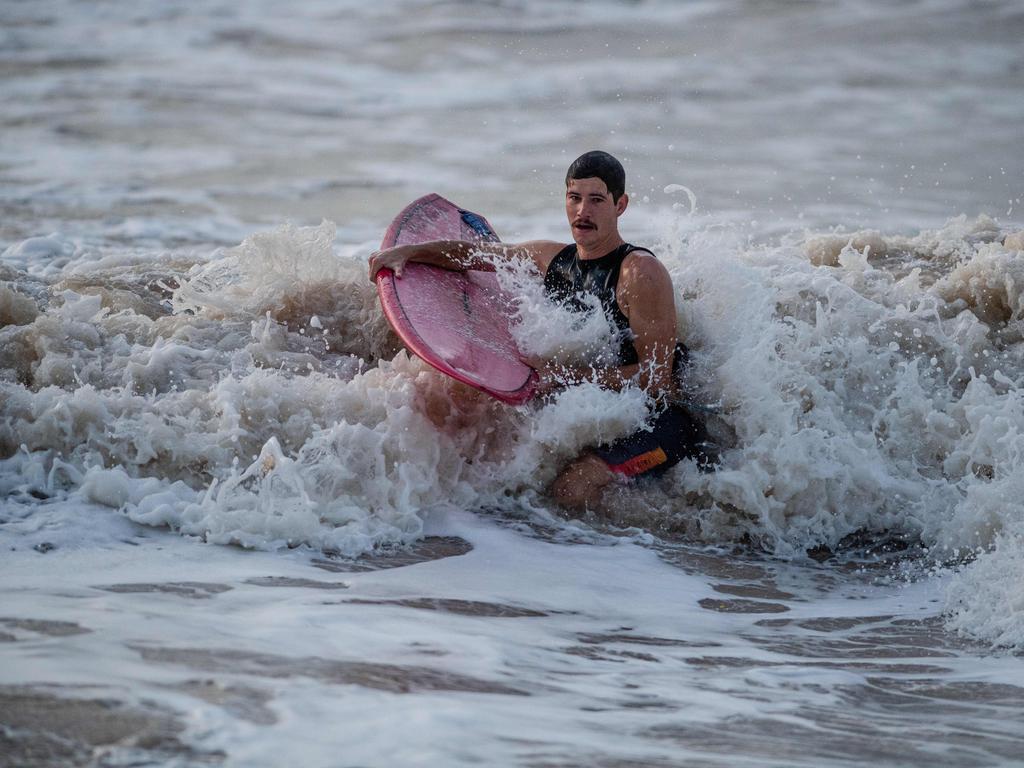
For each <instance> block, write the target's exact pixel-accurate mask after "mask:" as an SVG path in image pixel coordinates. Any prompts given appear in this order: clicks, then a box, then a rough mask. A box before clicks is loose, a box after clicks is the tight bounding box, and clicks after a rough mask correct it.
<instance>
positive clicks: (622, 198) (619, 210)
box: [615, 192, 629, 216]
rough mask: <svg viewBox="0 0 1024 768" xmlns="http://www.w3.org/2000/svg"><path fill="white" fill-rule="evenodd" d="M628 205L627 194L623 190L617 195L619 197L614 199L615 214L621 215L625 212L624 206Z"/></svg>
mask: <svg viewBox="0 0 1024 768" xmlns="http://www.w3.org/2000/svg"><path fill="white" fill-rule="evenodd" d="M627 205H629V195H627V194H626V193H625V192H623V193H622V194H621V195H619V199H618V200H616V201H615V215H616V216H621V215H622V214H624V213H625V212H626V206H627Z"/></svg>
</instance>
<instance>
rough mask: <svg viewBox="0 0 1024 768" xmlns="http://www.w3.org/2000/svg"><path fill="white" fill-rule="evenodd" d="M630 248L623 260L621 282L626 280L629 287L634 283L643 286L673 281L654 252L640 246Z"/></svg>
mask: <svg viewBox="0 0 1024 768" xmlns="http://www.w3.org/2000/svg"><path fill="white" fill-rule="evenodd" d="M630 248H631V250H630V252H629V253H628V254H627V255H626V258H624V259H623V260H622V270H621V276H620V278H619V279H620V280H625V281H626V284H627V285H628V284H629V283H633V282H636V283H638V284H643V283H649V282H651V281H654V282H663V281H668V282H669V283H671V281H672V279H671V277H669V274H668V270H667V269H665V265H664V264H662V263H661V261H660V260H659V259H658V257H657V256H655V255H654V252H653V251H652V250H650V249H649V248H643V247H640V246H630Z"/></svg>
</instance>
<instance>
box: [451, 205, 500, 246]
mask: <svg viewBox="0 0 1024 768" xmlns="http://www.w3.org/2000/svg"><path fill="white" fill-rule="evenodd" d="M459 213H460V214H462V220H463V221H464V222H466V224H467V225H468V226H469V227H470V228H471V229H472V230H473V231H474V232H476V233H477V234H479V235H481V236H482V237H483V238H485V239H486V240H491V239H497V237H498V236H497V235H495V234H494V230H492V229H491V228H490V227H489V226H487V222H486V221H484V220H483V219H482V218H481V217H480V216H477V215H476V214H475V213H473V212H472V211H464V210H462V209H461V208H459Z"/></svg>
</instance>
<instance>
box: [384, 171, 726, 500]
mask: <svg viewBox="0 0 1024 768" xmlns="http://www.w3.org/2000/svg"><path fill="white" fill-rule="evenodd" d="M625 186H626V173H625V171H624V170H623V168H622V164H621V163H619V161H618V160H616V159H615V158H614V157H612V156H611V155H609V154H608V153H606V152H587V153H586V154H584V155H581V156H580V157H579V158H577V159H576V160H575V161H574V162H573V163H572V165H570V166H569V170H568V172H567V173H566V176H565V213H566V216H567V218H568V220H569V226H570V229H571V231H572V239H573V243H572V244H570V245H566V244H564V243H558V242H553V241H549V240H534V241H530V242H525V243H519V244H504V243H464V242H459V241H437V242H432V243H422V244H417V245H403V246H397V247H395V248H390V249H388V250H386V251H378V252H376V253H374V254H373V255H372V256H371V257H370V279H371V280H373V279H374V277H375V276H376V274H377V272H378V271H379V270H380V269H382V268H385V267H387V268H390V269H392V270H394V271H395V273H396V275H399V276H400V275H401V273H402V267H403V266H404V265H405V264H406V263H407V262H409V261H416V262H423V263H426V264H433V265H435V266H439V267H443V268H446V269H457V270H464V269H481V270H487V271H493V270H494V269H495V263H496V262H499V261H502V260H513V259H528V260H531V261H532V262H533V263H534V264H535V265H536V267H537V269H538V270H539V271H540V274H541V275H542V276H543V278H544V287H545V291H546V292H547V293H548V295H549V296H551V297H552V298H553V299H554V300H556V301H560V302H562V303H565V304H566V305H567V306H569V307H570V308H577V309H580V310H582V309H583V307H584V306H585V304H584V303H583V302H582V301H580V299H579V296H580V294H594V295H596V296H597V297H598V298H599V299H600V302H601V305H602V307H603V308H604V311H605V314H606V315H607V317H608V319H609V321H610V322H611V323H612V325H613V326H614V327H615V328H616V329H617V330H618V331H619V332H620V333H619V338H620V342H619V344H618V345H617V349H614V350H612V352H613V355H612V359H611V363H610V364H609V365H608V366H607V367H604V368H597V369H595V368H592V367H586V368H578V369H574V368H571V367H568V366H563V365H555V364H551V363H543V362H537V361H530V362H531V364H533V365H534V367H536V368H537V370H538V373H539V375H540V383H539V386H540V389H541V391H546V390H549V389H551V388H552V387H554V386H557V385H559V384H565V383H569V384H572V383H578V382H580V381H583V380H590V381H594V382H596V383H597V384H599V385H600V386H602V387H607V388H608V389H613V390H620V389H622V388H623V387H625V386H627V385H629V384H636V385H638V386H640V387H642V388H643V389H644V390H646V391H647V393H648V394H649V395H650V397H651V400H652V405H653V406H654V409H655V419H654V422H653V429H652V430H651V431H641V432H638V433H636V434H635V435H631V436H629V437H626V438H623V439H622V440H618V441H616V442H614V443H612V444H611V445H603V446H598V447H597V448H595V449H594V450H592V451H588V452H586V453H584V454H583V455H582V456H579V457H578V458H577V459H575V460H574V461H573V462H571V463H570V464H569V465H568V466H567V467H565V468H564V469H563V470H562V472H561V473H560V474H559V476H558V478H557V479H556V480H555V482H554V484H553V485H552V489H551V490H552V494H553V496H554V498H555V500H556V501H557V502H558V503H559V504H561V505H562V506H565V507H568V508H571V509H576V510H581V509H586V508H594V507H596V506H597V503H598V502H599V500H600V498H601V495H602V494H603V492H604V490H605V488H607V486H608V485H609V484H610V483H612V482H613V481H615V480H616V479H618V478H630V477H638V476H641V475H648V474H657V473H660V472H663V471H664V470H665V469H667V468H668V467H670V466H672V465H673V464H675V463H677V462H679V461H680V460H681V459H684V458H696V459H697V460H698V461H700V462H701V464H702V466H706V465H708V464H709V463H710V461H711V459H710V458H709V456H708V455H706V454H705V453H704V452H703V451H702V448H703V447H704V445H706V433H705V431H704V427H703V425H702V424H700V422H699V421H697V420H696V419H694V418H693V417H692V416H691V414H690V413H689V412H688V411H687V410H686V409H685V408H683V407H682V406H680V405H678V404H673V402H672V401H673V399H674V398H676V397H678V388H679V377H680V370H681V368H682V366H683V364H684V362H685V354H686V352H685V348H684V347H683V346H682V345H681V344H679V343H678V340H677V338H676V310H675V294H674V290H673V288H672V280H671V278H670V277H669V274H668V271H667V270H666V269H665V267H664V266H663V265H662V264H661V262H659V261H658V260H657V258H655V256H654V254H652V253H651V252H650V251H649V250H647V249H645V248H638V247H636V246H633V245H630V244H629V243H626V242H625V240H623V239H622V237H621V236H620V235H619V228H618V219H619V217H620V216H621V215H622V214H623V213H624V212H625V210H626V206H628V205H629V196H628V195H627V194H626V192H625Z"/></svg>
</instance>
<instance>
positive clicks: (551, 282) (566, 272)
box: [544, 243, 688, 376]
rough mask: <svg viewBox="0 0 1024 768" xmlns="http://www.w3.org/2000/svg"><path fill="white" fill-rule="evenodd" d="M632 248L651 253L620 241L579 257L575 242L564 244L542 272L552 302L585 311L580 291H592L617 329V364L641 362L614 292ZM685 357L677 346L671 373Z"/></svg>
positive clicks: (584, 292)
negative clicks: (598, 252) (587, 256)
mask: <svg viewBox="0 0 1024 768" xmlns="http://www.w3.org/2000/svg"><path fill="white" fill-rule="evenodd" d="M633 251H643V252H645V253H650V254H651V255H652V256H653V255H654V254H653V253H651V251H649V250H647V249H646V248H640V247H639V246H636V245H630V244H629V243H623V244H622V245H620V246H619V247H618V248H616V249H615V250H614V251H612V252H611V253H607V254H605V255H604V256H602V257H601V258H599V259H581V258H579V254H578V252H577V249H576V245H575V244H573V245H567V246H566V247H565V248H563V249H562V250H560V251H559V252H558V253H557V254H555V257H554V258H553V259H552V260H551V263H550V264H549V265H548V269H547V272H545V273H544V291H545V293H547V295H548V296H550V297H551V298H552V299H553V300H554V301H557V302H559V303H560V304H563V305H564V306H567V307H569V308H570V309H574V310H576V311H578V312H584V311H586V310H587V308H588V307H587V304H586V303H585V302H584V301H583V300H582V298H581V294H592V295H594V296H596V297H597V298H598V300H599V301H600V302H601V307H602V309H603V310H604V314H605V316H606V317H607V318H608V322H610V323H611V324H612V326H613V327H614V328H615V330H616V338H617V339H618V349H617V350H616V358H615V364H616V365H634V364H636V363H638V362H640V356H639V355H638V354H637V352H636V347H635V346H634V345H633V332H632V330H631V329H630V327H629V318H627V317H626V316H625V315H624V314H623V313H622V310H621V309H620V308H619V302H618V300H617V299H616V295H615V291H616V288H617V286H618V283H619V272H620V271H621V270H622V262H623V261H625V260H626V257H627V256H629V254H631V253H632V252H633ZM687 357H688V353H687V350H686V347H685V346H683V345H682V344H677V345H676V351H675V360H674V361H673V366H672V367H673V373H675V374H676V376H679V374H680V373H681V369H682V367H683V366H684V365H685V363H686V360H687Z"/></svg>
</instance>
